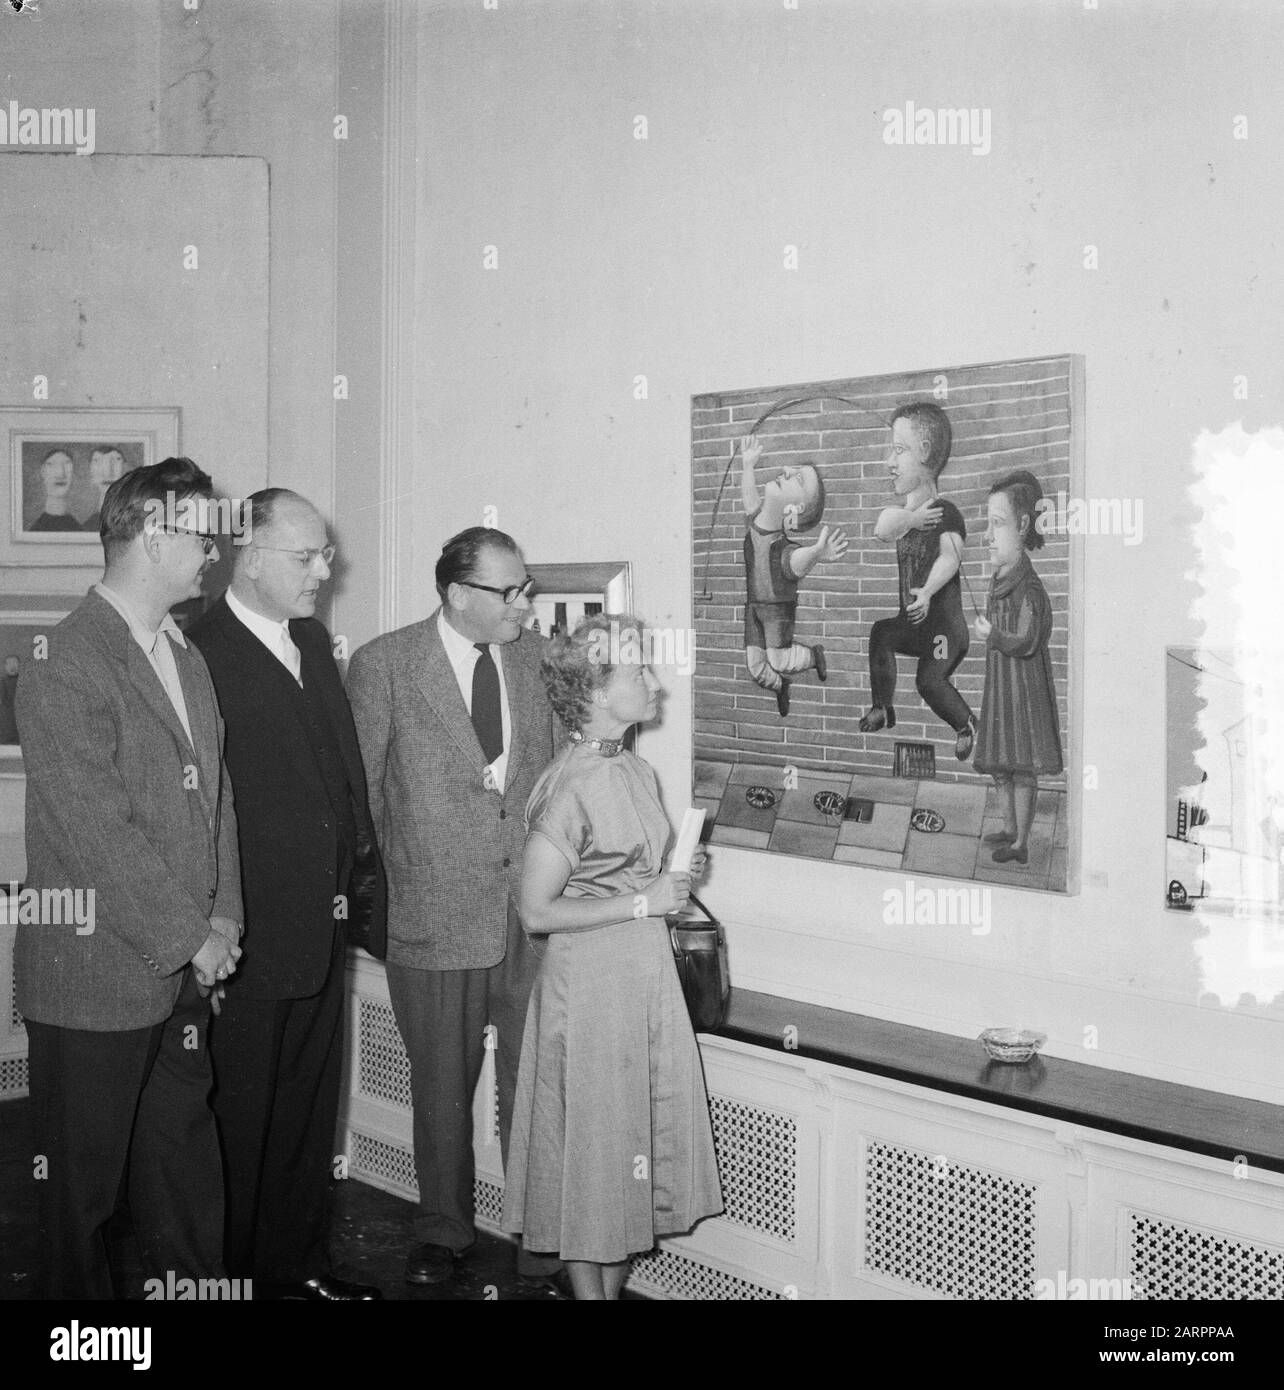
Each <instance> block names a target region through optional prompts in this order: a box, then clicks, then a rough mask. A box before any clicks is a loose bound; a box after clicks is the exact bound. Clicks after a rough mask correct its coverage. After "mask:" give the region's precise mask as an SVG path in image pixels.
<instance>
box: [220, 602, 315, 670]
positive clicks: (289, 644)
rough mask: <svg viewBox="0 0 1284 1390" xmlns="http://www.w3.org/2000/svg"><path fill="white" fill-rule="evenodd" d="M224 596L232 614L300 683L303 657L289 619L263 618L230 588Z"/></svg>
mask: <svg viewBox="0 0 1284 1390" xmlns="http://www.w3.org/2000/svg"><path fill="white" fill-rule="evenodd" d="M226 597H227V606H228V607H229V608H230V609H231V610H232V616H233V617H234V618H238V619H239V620H240V621H241V622H243V623H244V624H245V626H246V627H248V628H249V630H250V631H251V632H252V633H253V634H254V635H255V637H257V638H258V639H259V641H260V642H262V643H263V645H264V646H265V647H266V648H267V649H268V651H270V652H271V653H272V655H273V656H274V657H276V659H277V660H278V661H279V662H280V663H281V665H282V666H284V667H285V669H286V670H287V671H288V672H289V673H290V674H291V675H292V676H293V677H294V679H295V680H296V681H298V683H299V684H300V685H302V684H303V658H302V657H301V656H300V655H299V649H298V647H296V646H295V645H294V638H293V637H291V636H290V620H289V619H288V618H287V619H285V621H284V622H279V623H278V622H277V621H276V620H275V619H273V618H265V617H264V616H263V615H262V613H255V612H254V611H253V609H250V608H247V607H246V606H245V605H244V604H243V603H242V602H241V600H240V599H239V598H237V596H236V595H235V594H234V593H233V592H232V591H231V589H229V590H228V591H227V595H226Z"/></svg>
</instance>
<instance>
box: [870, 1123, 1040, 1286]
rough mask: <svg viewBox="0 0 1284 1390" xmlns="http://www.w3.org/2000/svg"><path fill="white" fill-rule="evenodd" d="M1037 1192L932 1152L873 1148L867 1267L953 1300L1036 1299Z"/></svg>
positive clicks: (1031, 1187) (1034, 1189) (1005, 1178)
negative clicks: (946, 1160) (948, 1296)
mask: <svg viewBox="0 0 1284 1390" xmlns="http://www.w3.org/2000/svg"><path fill="white" fill-rule="evenodd" d="M1036 1196H1037V1189H1036V1188H1035V1187H1033V1186H1031V1185H1030V1184H1028V1183H1023V1182H1019V1181H1017V1180H1016V1179H1015V1178H1009V1177H1004V1176H1003V1175H1001V1174H999V1173H990V1172H987V1171H986V1170H985V1169H983V1168H967V1167H964V1166H963V1165H962V1164H958V1163H948V1162H945V1161H943V1160H942V1159H940V1158H937V1157H934V1156H933V1155H931V1154H924V1153H917V1152H915V1151H914V1150H913V1149H902V1148H895V1147H893V1146H892V1145H890V1144H883V1143H877V1142H875V1143H871V1144H869V1146H868V1147H867V1149H866V1154H865V1264H866V1266H867V1267H868V1268H869V1269H871V1270H874V1271H877V1272H878V1273H881V1274H890V1275H892V1276H893V1277H894V1278H897V1279H904V1280H906V1281H907V1282H908V1283H911V1284H915V1285H917V1286H918V1287H920V1288H925V1289H933V1290H935V1291H936V1292H938V1293H943V1294H948V1295H950V1296H952V1297H954V1298H993V1299H1005V1300H1011V1299H1020V1298H1031V1297H1033V1294H1034V1271H1035V1247H1036V1225H1037V1201H1036Z"/></svg>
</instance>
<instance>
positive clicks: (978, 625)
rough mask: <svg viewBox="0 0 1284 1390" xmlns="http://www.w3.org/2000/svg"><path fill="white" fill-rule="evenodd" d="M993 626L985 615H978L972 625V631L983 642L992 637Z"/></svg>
mask: <svg viewBox="0 0 1284 1390" xmlns="http://www.w3.org/2000/svg"><path fill="white" fill-rule="evenodd" d="M992 626H993V624H992V623H991V622H990V620H989V618H987V617H986V616H985V615H984V614H983V613H978V614H977V615H976V621H975V622H974V623H973V624H972V631H973V632H975V633H976V635H977V636H978V637H979V638H980V639H981V641H982V642H984V641H985V640H986V638H987V637H989V635H990V628H991V627H992Z"/></svg>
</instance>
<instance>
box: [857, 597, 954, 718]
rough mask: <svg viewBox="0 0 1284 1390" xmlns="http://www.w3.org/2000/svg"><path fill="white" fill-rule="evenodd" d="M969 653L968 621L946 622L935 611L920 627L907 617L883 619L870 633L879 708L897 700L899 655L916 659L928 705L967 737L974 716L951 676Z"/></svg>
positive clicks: (874, 693) (871, 680) (871, 668)
mask: <svg viewBox="0 0 1284 1390" xmlns="http://www.w3.org/2000/svg"><path fill="white" fill-rule="evenodd" d="M938 639H943V640H938ZM967 648H968V632H967V623H966V622H964V621H963V618H962V616H960V617H959V618H958V619H957V621H949V620H948V619H947V620H945V621H942V619H941V618H939V617H937V616H936V615H935V614H933V613H932V611H931V609H930V607H929V609H928V613H927V617H926V618H924V619H923V621H922V622H921V623H918V624H917V625H916V624H914V623H911V622H910V620H909V619H908V618H907V617H906V616H905V614H904V613H898V614H897V615H896V617H894V618H880V619H879V620H878V621H877V622H876V623H875V624H874V626H873V627H872V628H870V630H869V683H870V690H871V695H872V699H873V702H874V704H876V705H882V706H883V707H884V708H886V707H887V706H888V705H890V704H891V703H892V701H893V697H894V696H895V694H896V657H897V654H898V653H899V654H900V655H901V656H916V657H918V671H917V672H916V674H915V684H916V685H917V687H918V693H919V694H920V695H921V696H922V697H923V703H924V704H925V705H927V707H928V708H929V709H930V710H931V711H932V713H933V714H935V715H936V717H937V718H938V719H943V720H944V721H945V723H947V724H948V725H949V726H950V728H951V729H953V730H954V732H955V733H962V732H963V730H964V729H966V728H967V721H968V720H969V719H970V718H971V717H972V711H971V710H970V709H969V708H968V703H967V701H966V700H965V699H964V698H963V697H962V695H960V694H959V692H958V691H957V690H955V688H954V687H953V686H952V685H951V684H950V677H951V676H952V675H953V674H954V672H955V670H956V669H957V667H958V664H959V662H960V661H962V660H963V658H964V657H965V656H966V655H967Z"/></svg>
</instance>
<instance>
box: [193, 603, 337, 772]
mask: <svg viewBox="0 0 1284 1390" xmlns="http://www.w3.org/2000/svg"><path fill="white" fill-rule="evenodd" d="M219 605H220V609H221V611H220V612H219V614H218V620H219V622H220V623H221V624H222V627H223V631H224V633H225V635H226V636H227V640H228V643H229V644H230V645H231V647H232V648H233V651H234V653H235V656H236V659H237V661H238V662H240V663H241V665H242V669H243V670H244V672H245V674H246V676H247V677H248V679H249V681H250V682H251V684H253V685H254V686H255V687H256V688H258V689H260V690H262V691H263V695H264V700H265V705H266V708H265V711H264V712H265V714H268V713H270V714H272V715H275V716H276V717H277V718H278V721H279V722H278V723H277V726H276V727H277V730H278V732H279V733H280V736H281V741H282V743H283V744H284V746H285V749H286V753H287V754H288V756H289V758H290V761H291V762H292V763H293V764H294V765H295V767H296V768H297V769H298V771H299V772H300V774H301V775H302V777H303V780H304V781H305V782H313V783H317V784H320V785H321V786H322V787H324V785H325V779H324V778H323V777H322V775H321V769H320V768H319V767H318V766H317V760H316V753H315V752H314V750H313V747H312V737H311V734H310V732H309V730H308V727H307V720H306V718H305V714H304V708H303V692H302V691H301V690H300V689H299V683H298V681H296V680H295V679H294V677H293V676H292V675H291V674H290V673H289V671H287V670H286V669H285V666H284V665H283V664H282V663H281V661H280V660H278V658H277V657H275V656H274V655H273V654H272V653H271V652H270V651H268V649H267V648H266V647H265V646H264V645H263V643H262V642H260V641H259V639H258V638H257V637H256V636H255V635H254V634H253V633H252V632H251V631H250V630H249V628H248V627H246V626H245V624H244V623H243V622H242V621H241V620H240V619H239V618H238V617H237V616H236V614H235V613H233V612H232V610H231V608H229V607H228V604H227V600H226V599H225V598H220V599H219ZM295 645H296V646H297V645H298V644H297V643H296V644H295ZM300 657H302V649H301V648H300ZM305 678H306V677H305Z"/></svg>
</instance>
